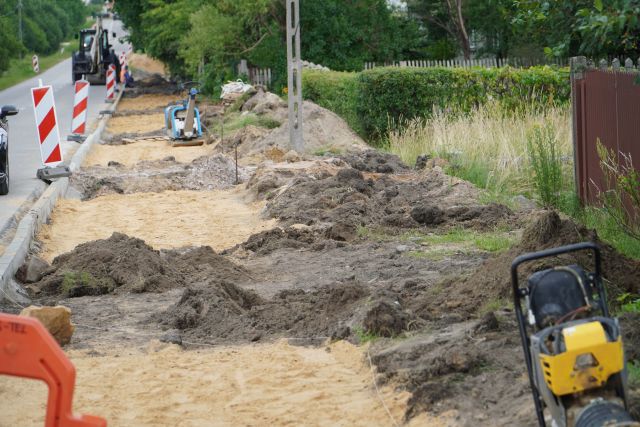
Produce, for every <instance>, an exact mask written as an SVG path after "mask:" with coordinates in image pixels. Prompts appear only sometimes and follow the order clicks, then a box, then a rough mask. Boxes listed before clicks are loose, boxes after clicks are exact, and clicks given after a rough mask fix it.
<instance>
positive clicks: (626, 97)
mask: <svg viewBox="0 0 640 427" xmlns="http://www.w3.org/2000/svg"><path fill="white" fill-rule="evenodd" d="M639 68H640V67H639ZM639 74H640V73H639V70H638V69H636V68H635V67H634V64H633V62H632V61H631V60H627V61H626V62H625V66H624V67H621V66H620V63H619V61H617V60H614V61H613V63H612V64H611V66H609V64H608V63H607V62H604V61H603V62H601V63H600V64H599V65H598V67H595V66H594V65H593V64H590V63H588V62H587V60H586V58H583V57H579V58H572V60H571V89H572V103H573V143H574V153H575V154H574V155H575V170H576V185H577V188H578V194H579V196H580V199H581V200H582V201H583V202H584V203H587V204H594V203H597V200H598V190H599V189H600V190H606V189H607V186H606V183H605V182H604V179H603V173H602V169H601V167H600V158H599V157H598V152H597V141H598V140H599V141H600V142H601V143H602V144H603V145H604V146H605V147H607V148H609V149H613V150H614V151H615V152H616V153H618V156H620V153H624V154H630V155H631V157H632V158H633V160H634V165H636V167H637V165H638V164H640V84H638V83H636V82H638V81H640V80H639V78H638V76H639Z"/></svg>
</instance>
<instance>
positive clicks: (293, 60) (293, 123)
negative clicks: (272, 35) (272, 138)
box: [286, 0, 304, 154]
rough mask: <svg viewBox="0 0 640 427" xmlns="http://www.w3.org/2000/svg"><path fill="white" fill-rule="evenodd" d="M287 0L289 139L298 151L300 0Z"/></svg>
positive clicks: (300, 146)
mask: <svg viewBox="0 0 640 427" xmlns="http://www.w3.org/2000/svg"><path fill="white" fill-rule="evenodd" d="M286 1H287V72H288V75H289V85H288V89H289V94H288V95H289V140H290V143H291V146H292V147H293V148H294V150H296V151H297V152H298V153H300V154H302V152H303V151H304V141H303V138H302V57H301V56H300V0H286Z"/></svg>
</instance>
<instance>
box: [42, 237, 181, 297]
mask: <svg viewBox="0 0 640 427" xmlns="http://www.w3.org/2000/svg"><path fill="white" fill-rule="evenodd" d="M183 285H184V281H183V279H182V277H181V276H180V274H179V272H178V271H177V270H176V269H175V268H173V267H172V266H171V265H169V263H167V262H166V261H165V260H163V258H162V256H161V254H160V252H158V251H156V250H154V249H153V248H151V247H150V246H148V245H147V244H146V243H145V242H144V241H143V240H140V239H136V238H133V237H128V236H126V235H124V234H120V233H113V235H112V236H111V237H110V238H108V239H106V240H97V241H93V242H89V243H84V244H81V245H79V246H77V247H76V248H75V249H74V250H73V251H71V252H68V253H65V254H63V255H60V256H58V257H56V258H55V259H54V260H53V263H52V269H51V271H50V272H49V273H48V274H45V276H44V277H43V278H42V279H41V280H40V281H39V282H36V283H35V284H34V287H35V288H37V289H40V291H41V292H42V293H44V294H46V295H63V296H65V297H80V296H83V295H102V294H107V293H111V292H114V291H115V290H120V291H129V292H158V291H163V290H166V289H170V288H173V287H176V286H183Z"/></svg>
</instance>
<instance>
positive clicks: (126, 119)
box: [107, 113, 164, 135]
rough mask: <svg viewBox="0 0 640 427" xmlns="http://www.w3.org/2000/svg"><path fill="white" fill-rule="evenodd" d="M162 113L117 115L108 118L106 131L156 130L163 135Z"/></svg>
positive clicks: (139, 131)
mask: <svg viewBox="0 0 640 427" xmlns="http://www.w3.org/2000/svg"><path fill="white" fill-rule="evenodd" d="M163 128H164V115H163V114H161V113H159V114H140V115H131V116H118V117H114V118H112V119H111V120H109V124H108V125H107V132H109V133H112V134H118V133H125V132H127V133H149V132H156V131H157V132H158V134H162V135H164V131H163Z"/></svg>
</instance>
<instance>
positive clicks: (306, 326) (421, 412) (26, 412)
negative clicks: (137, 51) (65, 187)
mask: <svg viewBox="0 0 640 427" xmlns="http://www.w3.org/2000/svg"><path fill="white" fill-rule="evenodd" d="M160 86H161V85H160ZM166 87H167V88H169V85H168V84H167V85H166ZM177 99H179V96H178V95H175V94H174V93H172V92H171V90H170V89H166V91H165V92H163V89H162V87H157V86H154V85H152V84H149V85H148V86H145V85H141V86H140V87H138V88H136V89H135V90H133V91H128V92H127V93H125V97H124V98H123V101H122V103H121V104H120V105H119V108H118V113H117V114H116V115H115V116H114V118H113V119H112V121H111V122H110V124H109V127H108V128H107V133H106V134H105V135H104V136H103V141H102V144H100V145H96V146H95V147H93V148H92V152H91V153H90V155H89V157H88V158H87V160H86V162H85V164H84V167H83V168H82V170H81V171H79V172H78V173H77V174H76V175H75V176H74V177H73V179H72V187H73V189H74V190H73V191H71V192H70V193H71V194H70V196H69V197H68V198H67V199H64V200H61V201H59V203H58V205H57V206H56V209H55V211H54V213H53V215H52V218H51V221H50V222H49V224H47V225H46V226H44V227H43V228H42V230H40V232H39V234H38V236H37V238H36V240H35V242H34V244H33V245H32V251H31V252H32V255H31V256H38V257H40V258H43V259H44V260H45V261H47V262H48V263H50V264H51V265H50V267H48V268H47V269H46V270H45V271H44V272H43V273H42V274H40V275H39V277H38V280H33V281H30V282H29V283H23V285H24V286H25V288H26V289H27V290H28V291H29V292H30V294H31V296H32V298H33V300H34V303H36V304H42V305H64V306H66V307H69V308H70V309H71V311H72V321H73V323H74V324H75V327H76V329H75V333H74V335H73V338H72V341H71V343H70V344H69V345H67V346H66V347H65V351H66V352H67V354H68V355H69V357H70V358H71V360H72V361H73V363H74V364H75V366H76V368H77V387H76V393H75V400H74V404H75V406H74V409H75V410H76V411H78V412H82V413H91V414H96V415H100V416H103V417H105V418H106V419H107V420H108V422H109V425H110V426H133V425H135V426H217V425H253V426H259V425H318V426H319V425H322V426H326V425H336V426H339V425H343V426H360V425H361V426H390V425H409V426H413V425H416V426H417V425H421V426H471V425H473V426H496V425H501V426H513V425H518V426H534V425H535V424H536V420H535V415H534V412H533V405H532V402H531V397H530V391H529V384H528V379H527V376H526V369H525V365H524V360H523V357H522V354H521V351H522V350H521V347H520V341H519V337H518V333H517V328H516V324H515V321H514V314H513V311H512V305H511V304H510V303H509V301H510V298H511V293H510V284H509V266H510V263H511V261H512V259H513V258H514V257H515V256H517V255H519V254H521V253H523V252H527V251H532V250H538V249H544V248H549V247H553V246H558V245H561V244H568V243H573V242H577V241H583V240H589V239H591V240H596V241H598V238H597V236H595V235H594V233H593V232H592V231H590V230H586V229H584V228H583V227H581V226H579V225H577V224H575V223H573V222H572V221H570V220H568V219H565V218H561V217H560V216H558V214H557V213H555V212H548V211H544V210H540V209H537V208H535V207H532V206H531V204H523V205H521V206H511V207H506V206H502V205H498V204H493V203H489V204H484V203H482V202H481V200H482V197H481V192H480V191H479V190H477V189H475V188H474V187H473V186H472V185H471V184H469V183H466V182H464V181H461V180H458V179H455V178H452V177H450V176H448V175H446V174H445V173H444V171H443V169H442V168H441V167H440V166H441V163H439V162H438V161H430V162H428V164H427V166H426V167H425V168H424V169H421V170H416V169H413V168H409V167H408V166H406V165H404V164H402V162H401V161H400V160H399V159H397V158H396V157H394V156H391V155H388V154H386V153H383V152H379V151H375V150H372V149H369V148H367V147H366V145H365V144H364V143H363V141H361V140H360V139H359V138H358V137H357V135H355V134H354V133H353V132H352V131H351V130H350V129H349V128H348V127H347V125H346V124H345V123H344V121H342V120H341V119H340V118H338V117H337V116H336V115H335V114H333V113H331V112H329V111H327V110H324V109H322V108H320V107H318V106H316V105H313V104H311V103H309V104H308V105H307V104H305V110H304V111H305V119H306V118H307V117H306V116H307V115H309V117H308V119H309V126H307V127H305V132H306V134H305V138H306V140H307V141H308V145H307V147H308V149H307V151H306V152H304V153H296V152H293V151H291V147H289V145H288V130H287V124H286V123H285V122H284V117H285V116H286V114H284V113H286V106H285V105H283V104H282V101H280V100H279V98H278V97H277V96H275V95H272V94H269V93H264V92H259V93H258V94H256V95H254V96H253V97H245V98H243V100H242V101H239V102H238V103H236V104H235V105H231V106H229V105H227V106H226V107H223V106H221V105H217V104H212V103H207V102H203V104H204V105H203V108H204V109H206V110H207V114H206V115H204V116H205V117H206V121H205V124H206V126H207V127H208V128H209V129H211V133H212V135H210V136H209V137H208V138H207V143H206V144H205V145H203V146H200V147H172V146H171V145H170V144H169V143H168V142H167V141H166V140H163V139H162V138H160V136H161V135H162V134H163V130H162V126H163V118H162V114H163V113H162V110H163V107H164V106H166V104H167V103H168V102H170V101H172V100H177ZM283 112H284V113H283ZM242 121H244V123H243V124H242V125H238V123H241V122H242ZM224 126H228V127H229V128H230V129H228V130H227V131H221V129H222V128H223V127H224ZM236 149H237V152H238V155H239V161H238V164H239V165H236V162H235V159H234V157H235V152H236ZM604 254H605V255H604V256H605V275H606V278H607V281H608V283H611V292H614V293H615V292H626V291H632V292H637V291H638V286H640V285H639V284H640V264H638V263H637V262H635V261H633V260H630V259H626V258H624V257H623V256H621V255H620V254H618V253H617V252H616V251H615V250H613V249H612V248H610V247H609V246H607V245H604ZM557 261H558V262H563V263H569V262H576V261H577V262H582V263H586V264H588V263H589V262H590V260H589V259H588V258H586V257H581V256H580V255H578V256H573V257H571V258H567V257H565V258H563V259H561V260H557ZM539 267H540V265H538V266H531V267H530V268H529V269H528V270H527V272H529V273H530V272H531V271H533V268H539ZM527 272H525V274H526V273H527ZM3 304H4V305H3V310H5V311H10V312H19V311H20V307H18V306H12V305H7V304H8V303H6V302H5V303H3ZM639 324H640V323H639V319H638V318H637V317H635V316H632V315H625V316H623V318H622V325H623V329H624V330H625V331H626V335H625V339H626V342H625V347H626V350H627V351H628V352H629V353H630V356H634V355H635V356H636V357H637V352H640V340H639V337H638V335H639V334H637V332H635V331H637V330H638V329H637V327H638V325H639ZM632 388H633V390H632V398H633V399H632V403H633V405H632V409H633V411H634V412H635V414H636V415H637V411H638V409H640V408H639V407H638V405H637V404H636V403H637V395H638V394H637V390H636V389H635V385H634V386H633V387H632ZM45 396H46V388H45V387H44V385H42V384H40V383H37V382H33V381H27V380H21V379H13V378H12V379H10V378H5V377H3V378H0V413H2V420H1V421H0V426H2V427H4V426H7V427H8V426H32V425H33V426H35V425H41V424H42V419H43V417H44V408H45V401H46V397H45Z"/></svg>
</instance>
